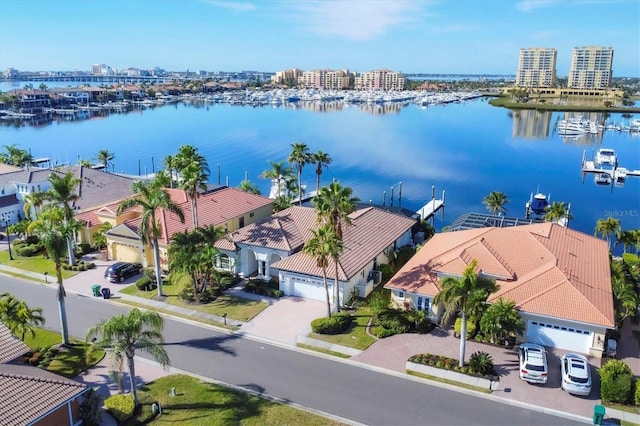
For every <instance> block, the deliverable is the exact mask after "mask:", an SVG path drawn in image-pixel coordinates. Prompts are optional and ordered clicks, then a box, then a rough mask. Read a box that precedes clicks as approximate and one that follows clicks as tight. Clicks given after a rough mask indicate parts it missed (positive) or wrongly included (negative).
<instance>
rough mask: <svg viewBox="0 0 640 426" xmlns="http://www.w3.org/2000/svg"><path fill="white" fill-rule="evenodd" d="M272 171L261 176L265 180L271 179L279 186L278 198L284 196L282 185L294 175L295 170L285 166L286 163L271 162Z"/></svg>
mask: <svg viewBox="0 0 640 426" xmlns="http://www.w3.org/2000/svg"><path fill="white" fill-rule="evenodd" d="M269 164H270V165H271V169H268V170H265V171H264V172H262V174H261V175H260V176H261V177H262V178H263V179H271V181H272V182H275V184H276V185H277V186H276V188H277V195H276V196H277V197H280V196H281V195H282V186H283V185H282V183H283V182H284V180H285V179H286V178H287V177H289V176H291V175H293V169H292V168H291V167H289V166H287V165H285V163H284V161H269Z"/></svg>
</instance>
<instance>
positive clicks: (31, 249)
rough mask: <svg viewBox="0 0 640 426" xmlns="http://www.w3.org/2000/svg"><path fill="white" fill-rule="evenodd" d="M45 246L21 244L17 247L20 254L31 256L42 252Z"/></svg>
mask: <svg viewBox="0 0 640 426" xmlns="http://www.w3.org/2000/svg"><path fill="white" fill-rule="evenodd" d="M42 249H43V247H42V246H41V245H40V244H21V245H19V246H18V247H16V248H15V250H16V253H17V254H18V255H19V256H24V257H31V256H35V255H36V254H40V253H41V252H42Z"/></svg>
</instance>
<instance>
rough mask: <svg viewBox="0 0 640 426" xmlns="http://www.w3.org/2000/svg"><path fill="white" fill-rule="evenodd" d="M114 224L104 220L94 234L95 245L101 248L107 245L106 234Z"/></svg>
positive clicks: (96, 247)
mask: <svg viewBox="0 0 640 426" xmlns="http://www.w3.org/2000/svg"><path fill="white" fill-rule="evenodd" d="M112 227H113V226H112V225H111V223H109V222H104V223H103V224H102V225H100V227H99V228H98V230H97V231H96V232H95V233H94V234H93V247H94V248H95V249H97V250H101V249H103V248H105V247H106V246H107V236H106V235H105V233H106V232H108V231H109V230H110V229H111V228H112Z"/></svg>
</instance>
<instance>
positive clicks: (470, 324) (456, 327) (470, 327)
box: [453, 318, 476, 340]
mask: <svg viewBox="0 0 640 426" xmlns="http://www.w3.org/2000/svg"><path fill="white" fill-rule="evenodd" d="M461 330H462V318H456V322H455V323H454V324H453V333H454V335H455V336H456V337H460V331H461ZM475 335H476V323H475V321H474V320H472V319H469V318H467V340H471V339H473V337H474V336H475Z"/></svg>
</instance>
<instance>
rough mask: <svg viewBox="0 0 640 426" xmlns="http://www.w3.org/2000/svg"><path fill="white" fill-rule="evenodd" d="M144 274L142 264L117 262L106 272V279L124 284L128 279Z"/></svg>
mask: <svg viewBox="0 0 640 426" xmlns="http://www.w3.org/2000/svg"><path fill="white" fill-rule="evenodd" d="M141 272H142V264H140V263H129V262H116V263H114V264H113V265H111V266H109V267H108V268H107V270H106V271H104V277H105V278H106V279H108V280H109V281H111V282H112V283H115V282H123V281H124V280H126V279H127V278H129V277H131V276H133V275H136V274H139V273H141Z"/></svg>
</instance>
